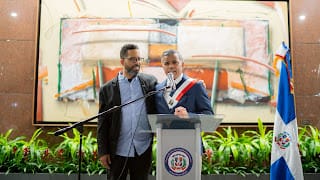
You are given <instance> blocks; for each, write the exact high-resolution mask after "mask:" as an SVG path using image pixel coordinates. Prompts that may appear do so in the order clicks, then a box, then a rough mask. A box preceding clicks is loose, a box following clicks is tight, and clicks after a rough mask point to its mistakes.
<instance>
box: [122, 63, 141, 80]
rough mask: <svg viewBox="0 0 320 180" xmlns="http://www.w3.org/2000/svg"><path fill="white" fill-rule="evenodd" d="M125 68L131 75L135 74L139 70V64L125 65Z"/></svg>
mask: <svg viewBox="0 0 320 180" xmlns="http://www.w3.org/2000/svg"><path fill="white" fill-rule="evenodd" d="M125 70H126V71H127V73H128V74H130V75H131V76H133V77H134V76H136V75H137V74H138V73H139V71H140V65H138V64H137V65H134V66H131V67H130V66H125Z"/></svg>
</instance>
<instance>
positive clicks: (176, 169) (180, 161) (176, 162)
mask: <svg viewBox="0 0 320 180" xmlns="http://www.w3.org/2000/svg"><path fill="white" fill-rule="evenodd" d="M164 164H165V167H166V170H167V171H168V173H169V174H171V175H173V176H184V175H186V174H188V173H189V171H190V170H191V168H192V164H193V162H192V156H191V154H190V152H189V151H188V150H186V149H184V148H173V149H171V150H170V151H168V153H167V154H166V156H165V162H164Z"/></svg>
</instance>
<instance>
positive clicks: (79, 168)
mask: <svg viewBox="0 0 320 180" xmlns="http://www.w3.org/2000/svg"><path fill="white" fill-rule="evenodd" d="M167 88H169V87H166V86H165V87H163V88H161V89H158V90H155V91H150V92H149V93H147V94H146V95H144V96H141V97H139V98H137V99H134V100H132V101H129V102H127V103H124V104H121V105H119V106H113V107H112V108H110V109H108V110H106V111H103V112H101V113H98V114H97V115H95V116H92V117H90V118H88V119H85V120H83V121H79V122H76V123H74V124H72V125H71V126H68V127H65V128H62V129H59V130H57V131H56V132H54V135H55V136H59V135H61V134H63V133H65V132H67V131H69V130H71V129H73V128H76V129H77V130H78V131H79V134H80V142H79V161H78V180H80V177H81V162H82V153H81V151H82V133H83V124H84V123H86V122H89V121H91V120H93V119H96V118H98V117H99V116H101V115H104V114H109V113H111V112H114V111H116V110H118V109H121V108H122V107H124V106H127V105H129V104H131V103H134V102H136V101H139V100H141V99H145V98H147V97H149V96H152V95H154V94H156V93H158V92H160V91H164V90H165V89H167Z"/></svg>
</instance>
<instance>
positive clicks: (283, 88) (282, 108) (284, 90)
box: [277, 62, 296, 124]
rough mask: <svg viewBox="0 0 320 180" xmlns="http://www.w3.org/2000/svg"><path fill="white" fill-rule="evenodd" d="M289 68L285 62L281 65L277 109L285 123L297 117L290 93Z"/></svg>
mask: <svg viewBox="0 0 320 180" xmlns="http://www.w3.org/2000/svg"><path fill="white" fill-rule="evenodd" d="M289 79H290V78H289V77H288V72H287V68H286V65H285V63H284V62H282V65H281V71H280V81H279V92H278V103H277V110H278V112H279V114H280V117H281V118H282V120H283V122H284V123H285V124H288V123H289V122H290V121H292V120H294V119H295V118H296V113H295V108H294V99H293V95H292V94H291V93H290V82H289Z"/></svg>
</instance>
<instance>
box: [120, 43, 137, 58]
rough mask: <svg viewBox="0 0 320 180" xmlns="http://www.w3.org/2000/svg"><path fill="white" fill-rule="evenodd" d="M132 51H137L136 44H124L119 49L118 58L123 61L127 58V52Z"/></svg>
mask: <svg viewBox="0 0 320 180" xmlns="http://www.w3.org/2000/svg"><path fill="white" fill-rule="evenodd" d="M132 49H139V47H138V45H136V44H125V45H123V46H122V47H121V50H120V58H121V59H124V58H126V57H127V56H128V50H132Z"/></svg>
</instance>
